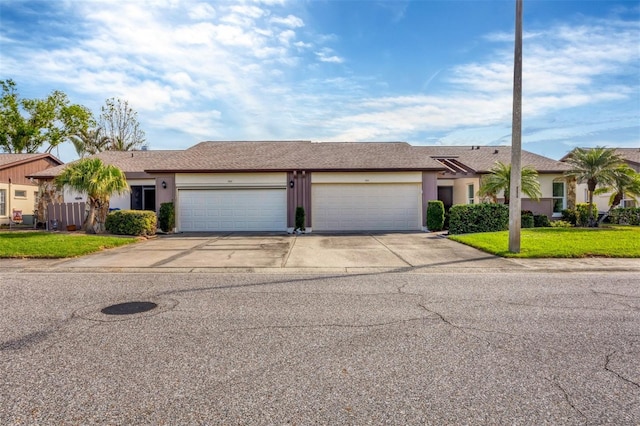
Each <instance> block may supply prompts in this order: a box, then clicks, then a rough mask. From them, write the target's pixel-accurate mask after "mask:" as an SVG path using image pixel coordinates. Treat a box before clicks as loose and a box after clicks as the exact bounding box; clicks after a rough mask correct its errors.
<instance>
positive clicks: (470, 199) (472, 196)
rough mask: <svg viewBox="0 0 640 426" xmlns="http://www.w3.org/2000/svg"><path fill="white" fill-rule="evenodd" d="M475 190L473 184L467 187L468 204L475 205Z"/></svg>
mask: <svg viewBox="0 0 640 426" xmlns="http://www.w3.org/2000/svg"><path fill="white" fill-rule="evenodd" d="M475 193H476V191H475V189H474V187H473V184H471V185H467V204H473V203H474V201H475Z"/></svg>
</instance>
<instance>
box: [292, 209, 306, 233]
mask: <svg viewBox="0 0 640 426" xmlns="http://www.w3.org/2000/svg"><path fill="white" fill-rule="evenodd" d="M304 218H305V213H304V207H300V206H298V207H296V228H295V229H294V231H297V230H298V229H299V230H301V231H304V230H305V227H304Z"/></svg>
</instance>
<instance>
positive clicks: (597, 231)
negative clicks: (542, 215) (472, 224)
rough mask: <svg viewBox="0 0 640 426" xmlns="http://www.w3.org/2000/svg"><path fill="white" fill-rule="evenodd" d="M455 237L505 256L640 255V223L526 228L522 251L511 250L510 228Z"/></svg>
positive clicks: (461, 241) (459, 240)
mask: <svg viewBox="0 0 640 426" xmlns="http://www.w3.org/2000/svg"><path fill="white" fill-rule="evenodd" d="M449 238H450V239H451V240H453V241H457V242H459V243H463V244H466V245H469V246H471V247H475V248H477V249H480V250H482V251H485V252H487V253H491V254H495V255H498V256H502V257H518V258H580V257H619V258H640V227H638V226H611V227H601V228H533V229H522V231H521V238H520V253H511V252H509V231H500V232H483V233H477V234H463V235H451V236H449Z"/></svg>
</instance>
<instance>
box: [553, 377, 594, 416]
mask: <svg viewBox="0 0 640 426" xmlns="http://www.w3.org/2000/svg"><path fill="white" fill-rule="evenodd" d="M545 379H546V380H548V381H549V382H551V383H552V384H553V385H554V386H555V387H557V388H558V389H560V392H562V395H563V396H564V400H565V401H566V402H567V404H569V407H571V409H572V410H573V411H575V412H576V413H578V414H580V417H582V418H583V419H584V421H585V422H588V420H589V419H588V418H587V416H585V415H584V413H583V412H582V411H580V409H579V408H578V407H576V406H575V404H574V403H573V402H572V401H571V397H570V396H569V393H568V392H567V391H566V389H565V388H563V387H562V385H561V384H560V383H558V381H557V380H555V379H553V380H552V379H550V378H548V377H545Z"/></svg>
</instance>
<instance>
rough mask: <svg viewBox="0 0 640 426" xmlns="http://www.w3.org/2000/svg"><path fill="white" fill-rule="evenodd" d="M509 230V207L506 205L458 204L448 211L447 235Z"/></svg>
mask: <svg viewBox="0 0 640 426" xmlns="http://www.w3.org/2000/svg"><path fill="white" fill-rule="evenodd" d="M507 229H509V206H508V205H506V204H496V203H482V204H458V205H454V206H451V208H450V209H449V233H450V234H471V233H474V232H493V231H505V230H507Z"/></svg>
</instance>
